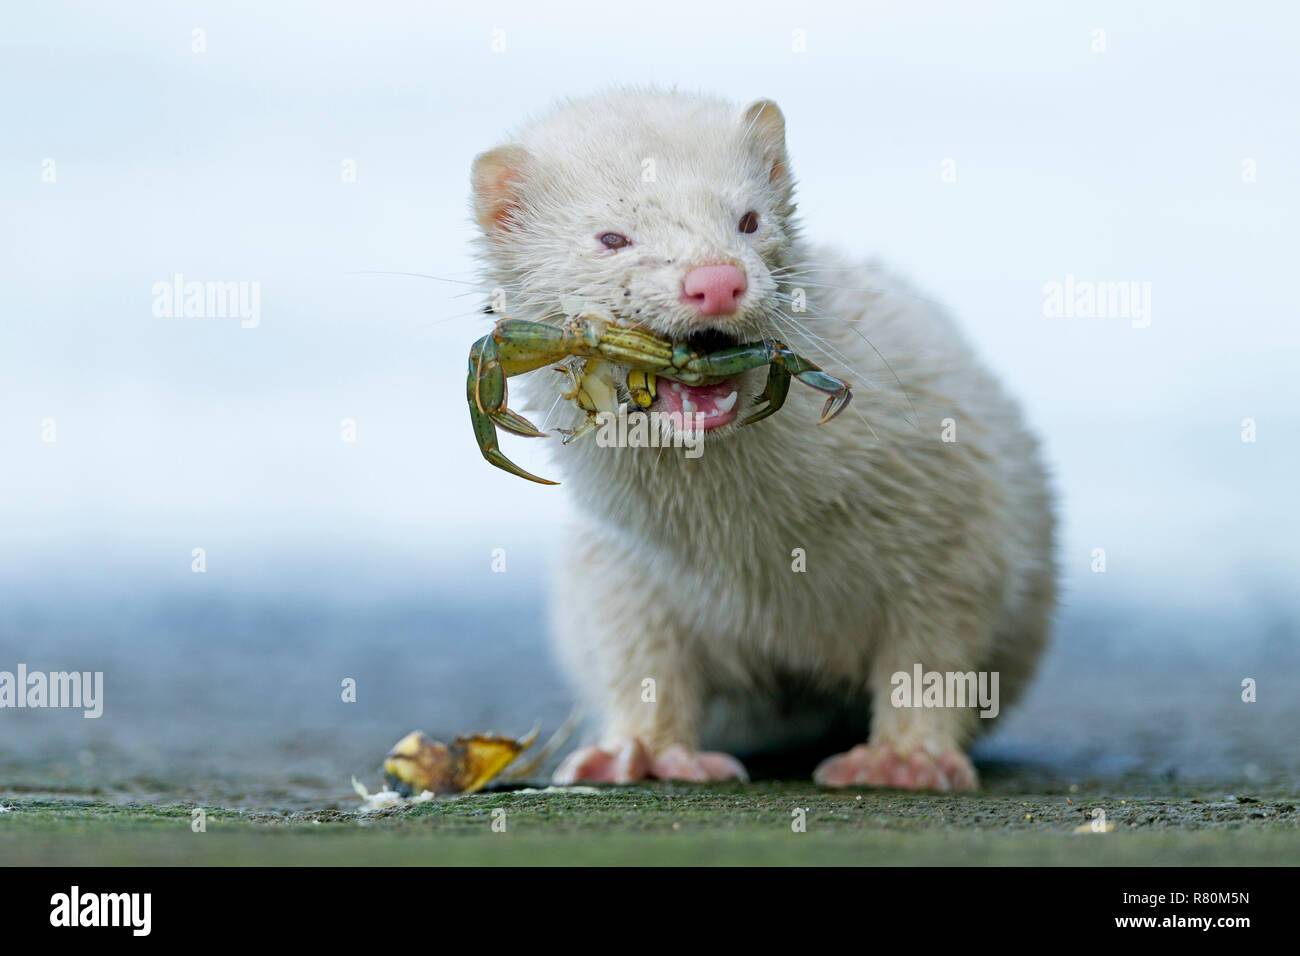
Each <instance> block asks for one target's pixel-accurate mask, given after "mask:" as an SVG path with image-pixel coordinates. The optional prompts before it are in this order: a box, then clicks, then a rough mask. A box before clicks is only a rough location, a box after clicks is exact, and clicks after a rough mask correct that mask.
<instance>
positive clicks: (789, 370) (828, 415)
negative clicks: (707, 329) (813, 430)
mask: <svg viewBox="0 0 1300 956" xmlns="http://www.w3.org/2000/svg"><path fill="white" fill-rule="evenodd" d="M763 365H770V366H771V371H769V372H768V376H767V387H766V388H764V389H763V395H762V397H763V398H765V399H767V402H768V405H767V407H766V408H764V409H762V410H761V411H759V412H757V413H756V414H754V415H751V416H750V417H749V418H747V419H746V420H745V422H744V424H746V425H749V424H752V423H754V422H757V421H761V420H762V419H764V418H766V417H767V416H768V415H771V414H772V413H773V412H775V411H776V410H777V409H779V408H780V407H781V406H782V405H784V404H785V398H786V394H787V392H788V391H789V389H790V377H791V376H792V375H793V376H794V377H795V378H797V379H799V381H801V382H803V383H804V384H805V385H808V386H810V387H812V388H815V389H817V390H818V391H819V392H826V393H827V394H828V395H829V396H830V398H828V399H826V404H825V405H824V406H823V407H822V417H821V421H819V422H818V423H817V424H818V425H825V424H826V423H827V422H828V421H830V420H831V419H832V418H834V417H835V416H836V415H838V414H839V413H840V412H842V411H844V409H845V407H846V406H847V405H848V404H849V401H850V400H851V399H852V398H853V393H852V392H850V391H849V387H848V385H846V384H844V383H843V382H841V381H840V380H839V379H838V378H835V376H833V375H827V374H826V373H825V372H823V371H822V370H821V369H820V368H818V367H817V366H816V365H814V364H813V363H812V362H809V361H808V360H807V359H806V358H804V357H803V356H801V355H799V354H797V353H795V352H792V351H791V350H790V349H788V348H786V347H785V345H783V344H782V343H781V342H779V341H778V340H776V339H764V340H763V341H762V342H750V343H748V344H746V345H736V346H733V347H731V348H726V349H721V350H719V351H717V352H713V353H711V354H709V355H702V356H697V357H695V358H693V359H691V360H690V361H688V362H687V363H686V364H685V367H684V368H683V371H688V372H690V373H691V374H692V375H693V376H696V377H698V378H700V379H701V380H708V379H714V378H716V379H724V378H730V377H731V376H733V375H739V374H740V373H741V372H748V371H749V370H750V369H755V368H759V367H760V366H763ZM688 384H690V383H688Z"/></svg>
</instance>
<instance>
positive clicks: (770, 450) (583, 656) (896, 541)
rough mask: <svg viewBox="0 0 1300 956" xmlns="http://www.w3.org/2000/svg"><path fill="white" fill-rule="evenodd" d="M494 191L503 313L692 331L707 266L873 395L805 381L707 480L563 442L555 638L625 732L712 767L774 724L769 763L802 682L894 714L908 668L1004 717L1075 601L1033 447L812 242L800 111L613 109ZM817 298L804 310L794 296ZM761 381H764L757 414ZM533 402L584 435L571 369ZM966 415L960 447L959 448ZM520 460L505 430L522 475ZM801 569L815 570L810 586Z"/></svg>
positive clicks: (590, 118) (713, 447) (890, 284)
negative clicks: (573, 309) (715, 755)
mask: <svg viewBox="0 0 1300 956" xmlns="http://www.w3.org/2000/svg"><path fill="white" fill-rule="evenodd" d="M801 145H802V147H803V148H805V149H808V148H815V145H814V144H808V143H803V144H801ZM826 145H827V147H829V146H830V145H831V144H826ZM647 161H649V162H647ZM647 169H652V170H653V176H652V177H648V176H646V175H645V171H646V170H647ZM474 177H475V212H476V215H477V216H478V217H479V219H480V222H481V223H482V224H483V226H484V236H483V238H482V239H481V240H480V242H481V247H480V252H481V258H482V263H483V269H484V277H485V280H486V284H487V286H488V287H489V288H493V287H500V288H501V289H504V290H505V292H506V310H505V311H506V314H508V315H510V316H512V317H516V318H530V319H538V320H553V319H556V318H557V316H558V304H559V302H560V300H561V299H562V298H563V297H565V296H569V295H575V294H576V295H580V296H582V297H584V298H586V299H588V300H590V301H593V302H597V303H600V304H601V305H603V306H605V307H607V308H608V309H610V310H611V311H613V312H614V313H615V314H616V315H618V316H619V317H620V318H622V319H624V320H625V321H627V322H629V323H632V322H641V323H643V324H645V325H646V326H648V327H649V328H651V329H654V330H656V331H659V332H663V333H667V334H676V335H683V334H686V333H689V332H690V331H691V330H692V329H693V328H696V327H698V326H699V324H700V319H699V318H698V317H696V316H695V315H694V314H693V312H692V310H691V309H690V308H688V307H686V306H684V305H683V304H682V303H680V302H679V301H678V295H679V290H680V286H681V282H682V277H683V276H684V275H685V273H686V271H687V270H688V269H689V268H691V267H692V266H696V265H704V264H712V263H734V264H736V265H738V266H740V267H741V268H742V269H744V271H745V272H746V274H747V275H748V278H749V292H748V294H747V295H746V298H745V300H744V301H743V303H742V311H741V313H740V314H738V315H737V316H734V317H721V318H720V319H719V321H718V325H719V327H725V328H728V329H730V330H731V331H733V332H734V333H735V334H736V335H737V336H738V337H739V338H741V339H744V340H749V339H754V338H760V337H763V336H777V337H780V338H782V339H783V340H784V341H786V343H787V344H788V345H789V346H790V347H792V348H794V349H795V350H796V351H797V352H799V353H800V354H802V355H804V356H805V357H807V358H809V359H811V360H812V361H814V362H817V363H818V364H819V365H821V366H822V368H824V369H825V370H826V371H828V372H830V373H831V374H833V375H837V376H839V377H841V378H843V379H845V380H847V381H849V382H850V383H851V384H852V385H853V388H854V401H853V404H852V405H851V406H850V408H849V409H847V410H846V411H845V412H844V413H843V414H841V415H840V416H839V417H838V418H837V419H835V420H834V421H832V422H830V423H828V424H826V425H824V426H821V427H818V426H817V424H816V422H817V419H818V417H819V415H820V410H821V406H822V403H823V401H824V398H825V396H824V395H822V394H821V393H818V392H816V391H814V390H812V389H810V388H808V387H806V386H805V385H803V384H801V383H800V382H798V381H797V380H796V381H794V382H793V383H792V384H791V387H790V393H789V399H788V401H787V403H786V405H785V407H784V408H783V409H781V410H780V411H779V412H778V413H776V414H775V415H773V416H772V417H770V418H768V419H766V420H765V421H763V422H761V423H758V424H755V425H753V426H749V427H745V428H736V427H735V426H729V427H728V428H727V429H726V433H725V434H719V433H717V432H714V433H710V434H709V436H708V438H707V440H706V442H705V447H704V454H703V456H702V457H700V458H698V459H695V460H690V459H687V458H685V456H684V455H683V453H682V451H681V450H680V449H676V450H674V449H667V450H663V451H661V450H659V449H653V448H651V449H611V448H602V447H599V446H598V445H597V443H596V442H595V441H594V440H593V439H592V438H590V437H588V438H585V439H583V440H581V441H579V442H576V443H574V444H572V445H569V446H566V447H561V446H560V443H559V442H558V441H554V442H553V444H554V446H555V448H556V454H555V456H554V461H555V466H556V468H557V469H558V474H554V475H552V477H558V478H561V479H562V480H563V482H564V484H565V489H564V490H556V491H555V494H564V493H566V492H567V493H568V494H570V495H572V496H573V498H574V500H575V502H576V505H577V509H576V510H577V512H578V513H579V516H580V517H579V519H578V522H577V523H576V525H575V526H574V527H571V528H568V529H566V531H567V532H568V539H569V540H568V543H567V545H566V550H564V552H563V561H562V563H561V564H560V566H559V568H558V573H557V580H556V583H555V588H554V599H553V601H552V627H553V631H554V637H555V640H556V641H557V644H558V647H559V650H560V655H561V658H562V660H563V661H564V663H565V665H566V667H567V669H568V671H569V673H570V674H571V676H572V678H573V681H574V683H575V686H576V687H577V688H578V689H579V690H580V691H581V692H582V694H583V695H584V696H585V697H586V698H587V699H588V700H589V702H590V703H591V705H593V706H594V708H595V710H596V712H597V714H598V715H599V720H600V731H601V736H602V738H603V739H605V740H609V741H612V740H614V739H617V738H626V737H631V736H639V737H642V738H644V739H645V740H646V741H647V742H648V743H649V744H650V745H651V746H652V747H659V748H662V747H665V746H667V745H669V744H673V743H684V744H686V745H687V746H689V747H695V746H698V745H699V744H700V743H701V740H700V736H701V732H702V729H703V728H704V726H705V718H706V715H707V713H708V712H709V709H710V704H711V702H712V703H716V702H717V701H718V700H723V701H730V702H731V703H732V704H735V703H737V702H739V703H741V704H747V705H753V706H752V707H745V708H742V710H741V711H739V713H741V714H743V715H744V716H743V717H742V719H741V721H740V723H741V725H742V726H743V729H746V730H747V731H748V736H749V738H750V740H749V743H754V744H762V743H777V742H780V741H781V739H783V737H785V736H788V735H789V732H792V727H791V726H786V725H792V724H794V723H797V720H795V719H794V718H776V717H773V716H772V714H771V713H767V715H766V717H764V718H763V720H762V721H760V717H759V715H760V714H763V713H764V711H765V708H764V705H765V704H767V703H768V702H770V701H771V700H773V699H774V698H775V692H776V689H777V688H778V687H779V686H780V684H781V682H782V680H785V679H787V678H790V677H793V678H794V679H796V680H798V681H804V682H807V683H808V684H809V685H810V686H813V687H817V688H824V689H826V690H827V691H829V692H831V693H834V694H839V693H844V694H846V695H848V696H849V697H856V696H861V695H864V694H866V695H875V697H876V700H877V701H879V699H880V695H882V694H883V695H884V697H885V699H886V700H887V699H888V693H889V690H890V683H889V681H890V676H891V675H892V674H893V673H895V672H896V671H900V670H902V671H908V672H910V671H911V670H912V666H913V664H914V663H916V662H920V663H921V664H922V665H923V667H924V668H925V669H926V670H938V671H970V670H996V671H998V672H1000V674H1001V685H1000V687H1001V694H1002V701H1001V704H1002V709H1003V712H1005V710H1006V705H1007V704H1008V703H1009V702H1010V701H1011V699H1012V698H1013V697H1014V696H1015V695H1016V693H1017V691H1018V690H1019V689H1020V688H1021V686H1022V685H1023V684H1024V682H1025V680H1026V679H1027V678H1028V677H1029V676H1030V674H1031V672H1032V670H1033V668H1034V665H1035V662H1036V660H1037V658H1038V656H1039V653H1040V651H1041V649H1042V647H1043V644H1044V641H1045V638H1046V635H1047V631H1048V628H1049V620H1050V616H1051V612H1052V607H1053V603H1054V591H1055V587H1054V567H1053V554H1052V551H1053V545H1052V537H1053V519H1052V503H1051V498H1050V493H1049V490H1048V487H1047V482H1046V479H1045V476H1044V471H1043V468H1042V466H1041V465H1040V463H1039V456H1038V451H1037V446H1036V443H1035V441H1034V439H1033V437H1032V436H1031V435H1030V433H1029V432H1028V431H1027V429H1026V427H1025V425H1024V423H1023V421H1022V419H1021V415H1020V413H1019V411H1018V409H1017V407H1016V405H1015V404H1014V403H1013V402H1012V401H1011V400H1010V399H1009V398H1008V397H1007V396H1006V395H1005V394H1004V392H1003V390H1002V388H1001V387H1000V386H999V384H998V382H997V381H996V380H995V379H994V378H993V377H992V376H991V375H990V374H989V373H988V372H987V371H985V370H984V368H983V367H982V366H981V365H980V363H979V362H978V361H977V359H976V357H975V355H974V354H973V352H972V350H971V349H970V347H969V346H968V344H967V343H966V341H965V340H964V339H963V338H962V336H961V334H960V333H959V332H958V331H957V329H956V328H955V327H954V325H953V324H952V322H951V320H950V319H949V318H948V316H947V315H946V314H944V312H943V311H942V310H941V309H940V308H938V307H936V306H935V305H933V304H931V303H929V302H927V301H925V300H924V299H922V298H919V297H917V295H916V293H914V292H913V290H911V289H910V288H908V287H907V286H905V285H903V284H902V283H900V282H899V281H898V280H897V279H896V278H894V277H893V276H891V275H890V274H889V273H887V272H886V271H885V270H883V269H882V268H881V267H880V266H878V265H876V264H874V263H871V262H851V261H847V260H845V259H843V258H841V257H840V256H839V255H838V254H837V253H835V252H832V251H830V250H827V249H821V248H816V249H814V248H810V247H809V246H807V245H805V243H804V241H803V240H802V238H801V237H800V234H799V231H798V227H797V225H796V224H795V222H794V221H793V218H792V217H793V213H794V210H793V200H792V189H793V181H792V179H791V178H790V174H789V166H788V160H787V157H786V151H785V142H784V122H783V120H782V117H781V115H780V113H779V111H778V110H777V109H776V107H775V106H774V105H773V104H770V103H765V102H762V101H760V102H759V103H757V104H754V105H752V106H751V107H750V108H748V109H742V108H738V107H736V106H733V105H731V104H729V103H726V102H722V101H719V100H715V99H710V98H703V97H699V96H694V95H687V94H680V93H660V92H649V91H635V90H621V91H616V92H612V93H609V94H607V95H602V96H597V97H594V98H590V99H585V100H580V101H577V102H570V103H566V104H564V105H562V106H560V107H558V108H557V109H555V110H554V111H553V112H551V113H549V114H547V115H545V116H542V117H541V118H539V119H537V120H535V121H534V122H532V123H530V124H528V125H526V126H525V127H524V128H523V129H521V130H520V131H519V132H518V133H517V134H516V136H515V137H514V138H513V139H512V140H510V142H509V143H508V144H507V145H505V146H503V147H500V148H498V149H496V150H493V151H491V152H489V153H486V154H484V155H483V156H481V157H480V158H479V160H478V161H477V163H476V166H475V173H474ZM647 180H650V181H647ZM844 202H845V203H846V204H853V203H855V202H857V200H856V199H855V197H854V196H852V195H846V196H845V197H844ZM748 210H754V211H757V212H758V213H759V215H760V219H761V227H760V229H759V231H758V232H757V233H754V234H752V235H746V234H742V233H740V232H739V231H738V230H737V228H736V225H737V222H738V220H739V219H740V217H741V216H742V214H744V213H745V212H746V211H748ZM861 215H862V217H864V218H865V217H869V216H870V210H869V209H862V210H861ZM608 231H615V232H620V233H623V234H625V235H627V236H628V237H629V238H630V239H631V240H632V245H631V246H630V247H628V248H626V249H622V250H619V251H618V252H616V253H610V252H608V251H607V250H605V249H604V248H603V247H602V246H601V245H600V244H599V242H598V241H597V237H598V236H599V235H600V234H601V233H604V232H608ZM774 272H775V273H776V275H775V276H774V275H773V273H774ZM787 276H788V278H786V277H787ZM794 289H803V290H805V292H806V295H807V311H806V312H804V313H797V312H795V313H792V312H791V311H790V308H789V303H788V302H786V301H783V300H779V299H776V298H774V297H773V294H774V293H777V292H780V293H782V294H784V295H789V294H791V292H792V290H794ZM625 292H627V293H629V294H627V295H625V294H624V293H625ZM796 323H797V324H796ZM882 356H883V360H882ZM885 360H887V362H888V366H892V370H891V368H890V367H887V366H886V364H885ZM765 376H766V372H765V370H758V371H756V372H751V373H748V374H747V375H746V376H745V377H744V381H743V388H742V394H741V407H742V409H743V408H746V407H751V406H752V403H753V401H754V400H755V398H756V396H757V395H758V393H759V392H760V391H761V390H762V388H763V382H764V379H765ZM895 376H897V379H896V378H895ZM510 384H511V406H512V407H515V408H516V409H517V410H519V411H522V412H523V413H524V414H526V415H528V416H529V417H530V418H532V419H533V421H535V422H537V423H539V424H540V422H541V421H542V420H543V419H545V418H547V415H548V412H551V411H552V409H554V414H551V415H550V419H549V424H550V426H551V427H555V426H556V425H565V426H570V427H571V426H572V425H574V424H576V423H577V420H578V418H577V413H576V412H575V411H574V410H573V408H572V407H571V406H570V405H569V404H568V403H562V404H561V406H560V407H559V408H555V396H556V394H557V389H558V388H559V387H560V386H561V384H562V383H561V379H560V376H558V375H557V374H555V373H553V372H550V371H543V372H538V373H534V374H533V375H531V376H527V377H524V378H520V379H512V380H511V383H510ZM944 419H953V420H954V422H955V427H956V438H957V440H956V441H955V442H952V443H948V442H944V441H942V440H941V433H942V430H943V424H942V422H943V420H944ZM524 440H525V439H520V438H514V437H511V436H509V435H507V434H505V433H503V434H502V446H503V448H504V450H505V451H506V453H507V455H508V454H509V453H510V450H511V447H512V443H514V442H520V441H524ZM539 440H540V439H539ZM484 467H486V466H484ZM795 549H803V551H804V553H805V554H806V565H807V570H806V572H803V573H799V572H796V571H793V570H792V562H793V561H794V557H793V556H792V552H794V550H795ZM647 679H650V680H653V681H654V682H655V691H656V696H657V701H656V702H654V703H647V702H645V701H644V699H643V698H644V696H645V695H644V693H643V688H644V686H645V685H644V683H643V682H644V681H646V680H647ZM729 712H730V713H732V714H733V715H734V714H735V713H737V711H736V710H735V708H734V706H733V707H730V710H729ZM731 723H732V725H733V727H734V726H735V724H736V721H735V720H732V722H731ZM990 723H992V721H989V720H981V719H980V718H978V716H977V715H976V712H975V711H973V710H969V709H967V710H952V709H921V710H903V709H894V708H891V707H889V706H887V705H886V706H879V704H878V705H877V706H876V707H875V708H874V716H873V718H872V725H871V731H870V734H871V736H870V739H871V740H872V741H873V742H882V741H883V742H888V743H893V744H897V745H899V746H900V747H902V748H904V749H910V748H912V747H916V746H923V747H926V748H927V749H929V750H931V751H932V752H934V753H939V752H942V751H944V750H947V749H950V748H953V747H959V748H960V747H964V746H965V745H966V744H967V743H968V742H969V740H970V739H971V737H972V736H973V734H974V733H975V732H976V731H978V730H982V729H985V728H986V727H987V726H988V725H989V724H990ZM862 730H863V735H864V736H865V735H866V732H867V728H866V727H865V726H864V727H863V728H862ZM706 743H707V741H706Z"/></svg>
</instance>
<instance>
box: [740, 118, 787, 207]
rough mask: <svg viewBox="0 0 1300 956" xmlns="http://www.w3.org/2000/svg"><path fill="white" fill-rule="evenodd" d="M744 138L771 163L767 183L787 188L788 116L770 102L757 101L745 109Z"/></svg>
mask: <svg viewBox="0 0 1300 956" xmlns="http://www.w3.org/2000/svg"><path fill="white" fill-rule="evenodd" d="M741 122H742V125H743V128H744V130H745V139H746V140H747V141H748V142H750V143H752V144H753V145H754V146H755V147H756V148H757V149H758V151H759V155H761V156H762V157H763V159H764V161H766V162H767V164H768V171H767V181H768V182H769V183H771V184H772V185H773V186H777V187H783V188H786V189H788V188H789V186H790V161H789V158H788V157H787V156H786V152H785V117H784V116H783V115H782V114H781V108H780V107H779V106H777V105H776V104H775V103H774V102H772V101H771V100H754V102H752V103H750V104H749V105H748V106H746V107H745V115H744V118H743V119H742V120H741Z"/></svg>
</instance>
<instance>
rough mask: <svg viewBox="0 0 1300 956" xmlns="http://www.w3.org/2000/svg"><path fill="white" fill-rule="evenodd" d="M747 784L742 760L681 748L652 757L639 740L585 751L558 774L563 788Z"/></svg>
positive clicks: (675, 746)
mask: <svg viewBox="0 0 1300 956" xmlns="http://www.w3.org/2000/svg"><path fill="white" fill-rule="evenodd" d="M650 779H656V780H693V781H697V782H700V783H704V782H707V781H710V780H748V779H749V774H747V773H745V768H744V766H743V765H742V764H741V762H740V761H739V760H737V759H736V758H735V757H732V756H730V755H729V754H724V753H715V752H709V753H700V752H698V751H694V750H688V749H687V748H686V747H683V746H682V745H681V744H673V746H671V747H669V748H667V749H666V750H663V751H661V752H660V753H657V754H656V753H652V752H651V751H650V749H649V748H648V747H646V745H645V744H643V743H642V742H641V741H640V740H636V739H633V740H628V741H624V742H623V743H621V744H619V745H618V747H617V748H616V749H610V750H604V749H602V748H600V747H582V748H580V749H578V750H575V751H574V752H573V753H571V754H569V756H568V757H566V758H565V760H564V762H563V763H562V764H560V768H559V769H558V770H556V771H555V776H554V782H555V783H557V784H561V785H568V784H573V783H577V782H578V781H579V780H589V781H592V782H595V783H633V782H635V781H637V780H650Z"/></svg>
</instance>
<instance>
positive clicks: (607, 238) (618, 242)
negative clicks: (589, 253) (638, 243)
mask: <svg viewBox="0 0 1300 956" xmlns="http://www.w3.org/2000/svg"><path fill="white" fill-rule="evenodd" d="M600 244H601V245H602V246H604V247H605V248H606V249H622V248H623V247H624V246H630V245H632V240H630V239H628V237H627V236H625V235H623V234H622V233H620V232H607V233H604V234H603V235H602V236H601V237H600Z"/></svg>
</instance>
